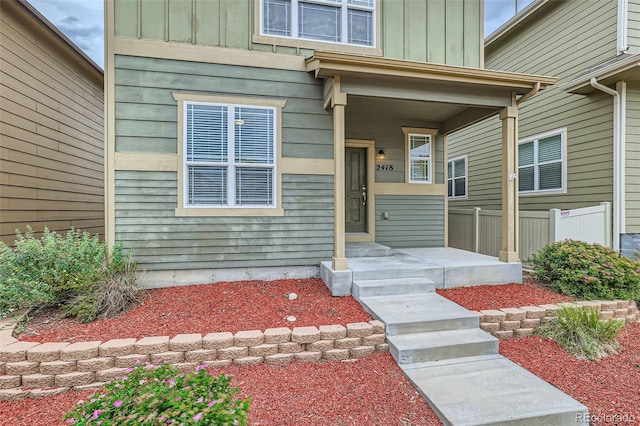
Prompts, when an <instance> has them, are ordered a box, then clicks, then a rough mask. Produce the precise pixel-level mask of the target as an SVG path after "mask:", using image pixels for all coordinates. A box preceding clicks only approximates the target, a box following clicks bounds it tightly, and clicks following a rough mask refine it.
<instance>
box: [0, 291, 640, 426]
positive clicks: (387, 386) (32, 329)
mask: <svg viewBox="0 0 640 426" xmlns="http://www.w3.org/2000/svg"><path fill="white" fill-rule="evenodd" d="M291 292H295V293H297V294H298V296H299V298H298V299H296V300H289V298H288V297H286V296H287V295H288V294H289V293H291ZM440 294H442V295H444V296H445V297H449V298H450V299H452V300H454V301H456V302H458V303H461V304H462V305H463V306H465V307H467V308H469V309H474V310H482V309H496V308H505V307H518V306H526V305H532V304H534V305H535V304H545V303H555V302H558V301H561V300H570V299H569V298H565V297H562V296H558V295H557V294H555V293H552V292H550V291H548V290H546V289H544V288H541V287H539V286H536V285H535V284H532V283H527V284H525V285H519V284H511V285H505V286H479V287H468V288H464V289H454V290H445V291H442V292H440ZM505 295H506V296H505ZM288 315H294V316H296V317H297V318H298V320H297V321H296V322H294V323H287V322H286V321H285V320H284V318H285V317H286V316H288ZM368 319H370V317H369V315H368V314H366V313H365V312H364V311H363V310H362V309H361V308H360V306H359V305H358V303H357V302H355V300H353V299H352V298H351V297H345V298H332V297H331V296H330V294H329V292H328V290H327V289H326V287H325V286H324V284H323V283H322V282H321V281H320V280H317V279H315V280H281V281H274V282H268V283H267V282H262V281H250V282H241V283H219V284H211V285H204V286H189V287H174V288H168V289H160V290H153V291H150V292H149V294H148V295H147V297H146V298H145V302H144V304H143V305H141V306H138V307H136V308H134V309H132V310H131V311H129V312H127V313H125V314H123V315H121V316H120V317H118V318H116V319H111V320H103V321H98V322H96V323H93V324H79V323H77V322H76V321H75V320H73V319H65V320H59V319H53V318H52V315H51V313H49V314H48V315H46V314H43V315H40V316H36V317H35V318H33V319H32V322H31V324H30V325H29V326H28V327H27V332H28V333H30V335H29V336H22V337H21V338H22V339H23V340H31V341H80V340H93V339H98V340H103V341H105V340H108V339H111V338H121V337H143V336H150V335H169V336H173V335H175V334H179V333H198V332H199V333H209V332H215V331H231V332H235V331H239V330H253V329H261V330H264V329H266V328H272V327H280V326H289V327H294V326H305V325H316V326H317V325H323V324H346V323H349V322H358V321H366V320H368ZM47 321H49V322H48V323H47ZM35 333H39V334H37V335H36V334H35ZM618 340H619V342H620V344H621V346H622V350H621V353H620V354H619V355H615V356H611V357H608V358H606V359H603V360H601V361H600V362H597V363H588V362H587V361H579V360H577V359H575V358H573V357H572V356H571V355H569V354H568V353H567V352H566V351H564V350H563V349H562V348H560V347H559V346H558V345H557V344H556V343H555V342H553V341H549V340H546V339H542V338H539V337H527V338H522V339H511V340H506V341H501V344H500V351H501V353H502V354H503V355H505V356H508V357H509V358H511V359H513V360H514V361H516V362H518V363H519V364H521V365H522V366H523V367H525V368H527V369H528V370H530V371H532V372H533V373H534V374H537V375H539V376H540V377H542V378H543V379H545V380H547V381H549V382H550V383H552V384H553V385H555V386H557V387H558V388H560V389H561V390H563V391H565V392H567V393H568V394H569V395H572V396H573V397H575V398H576V399H578V400H579V401H581V402H582V403H584V404H585V405H587V406H588V407H589V409H590V412H591V413H592V415H594V416H595V417H593V418H592V419H591V420H592V422H593V424H595V425H597V426H600V425H602V426H604V425H605V424H606V425H611V424H633V423H634V422H637V421H639V419H640V408H639V407H640V386H638V383H640V323H639V324H633V325H630V326H628V327H626V328H625V331H623V333H622V334H621V336H620V338H619V339H618ZM220 371H222V370H212V372H213V373H214V374H218V373H219V372H220ZM224 372H225V373H227V374H231V375H232V376H233V377H234V379H233V384H234V385H235V386H239V387H240V388H241V392H242V394H243V395H245V396H251V397H252V404H251V409H250V424H255V425H321V424H335V425H363V424H375V425H437V424H440V422H439V421H438V420H437V418H436V416H435V414H434V413H433V411H432V410H431V409H430V408H429V407H428V405H427V404H426V403H425V401H424V400H423V399H422V398H421V397H419V395H418V394H417V392H416V390H415V389H414V388H413V386H411V384H410V383H409V382H408V380H407V379H406V378H405V377H404V375H403V374H402V372H401V370H400V369H399V367H398V366H397V365H396V364H395V362H394V361H393V359H392V358H391V356H390V355H389V354H374V355H372V356H369V357H366V358H363V359H359V360H350V361H349V362H339V361H333V362H321V363H302V362H293V363H291V364H289V365H287V366H272V365H266V364H263V365H257V366H251V367H237V366H230V367H228V368H225V369H224ZM88 394H89V392H73V391H70V392H66V393H63V394H61V395H57V396H54V397H48V398H46V399H44V400H24V401H16V402H10V403H9V402H0V425H16V426H20V425H25V426H27V425H28V426H32V425H41V424H43V425H44V424H51V425H53V424H61V422H60V421H59V419H60V418H61V417H62V415H63V413H64V412H65V411H67V410H69V409H70V408H71V407H72V405H73V403H74V402H75V401H77V400H79V399H84V398H86V396H87V395H88ZM616 415H617V416H619V417H615V416H616ZM625 420H630V421H626V423H625Z"/></svg>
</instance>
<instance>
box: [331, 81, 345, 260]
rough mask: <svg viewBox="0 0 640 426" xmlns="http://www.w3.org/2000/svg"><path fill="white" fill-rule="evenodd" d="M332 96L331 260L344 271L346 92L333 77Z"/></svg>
mask: <svg viewBox="0 0 640 426" xmlns="http://www.w3.org/2000/svg"><path fill="white" fill-rule="evenodd" d="M333 90H334V91H333V96H332V99H331V107H332V108H333V158H334V167H335V170H334V178H333V193H334V206H335V207H334V212H333V222H334V223H333V241H334V243H333V245H334V249H333V262H332V268H333V270H334V271H346V270H347V269H348V265H347V257H346V254H345V235H344V233H345V224H344V220H345V216H344V214H345V212H344V209H345V200H344V197H345V189H344V185H345V176H344V165H345V164H344V161H345V158H344V109H345V106H346V105H347V95H346V93H340V79H339V77H336V78H334V83H333Z"/></svg>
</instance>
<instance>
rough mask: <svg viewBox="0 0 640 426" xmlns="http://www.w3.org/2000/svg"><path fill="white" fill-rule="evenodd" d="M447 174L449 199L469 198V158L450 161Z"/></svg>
mask: <svg viewBox="0 0 640 426" xmlns="http://www.w3.org/2000/svg"><path fill="white" fill-rule="evenodd" d="M447 172H448V174H447V176H448V177H447V191H448V196H449V198H467V157H466V156H465V157H461V158H455V159H453V160H449V161H448V162H447Z"/></svg>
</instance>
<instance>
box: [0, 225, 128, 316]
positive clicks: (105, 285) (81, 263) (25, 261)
mask: <svg viewBox="0 0 640 426" xmlns="http://www.w3.org/2000/svg"><path fill="white" fill-rule="evenodd" d="M107 254H108V250H107V247H106V244H105V243H103V242H101V241H100V239H99V238H98V236H97V235H95V236H91V235H90V234H89V233H87V232H83V233H81V232H79V231H77V230H75V229H71V230H70V231H68V232H67V234H66V236H65V237H62V235H60V234H58V233H56V232H51V231H49V230H48V229H46V228H45V230H44V232H43V234H42V237H41V238H39V239H38V238H36V237H35V236H34V235H33V232H32V230H31V228H28V231H27V232H26V233H25V234H21V233H17V238H16V243H15V247H14V248H11V247H9V246H7V245H6V244H4V243H2V242H0V316H4V315H6V314H7V313H8V312H10V311H12V310H14V309H21V308H30V307H36V306H42V305H47V304H59V305H60V307H61V308H62V309H63V310H64V312H65V313H66V314H67V315H69V316H77V317H78V318H79V319H80V320H81V321H84V322H88V321H93V320H94V319H95V318H96V317H97V316H100V315H104V314H105V313H107V312H108V313H109V314H112V313H114V311H117V310H118V309H120V310H122V309H121V305H122V303H120V304H118V305H117V306H118V307H119V308H118V309H113V307H112V306H111V305H109V303H108V301H109V300H110V299H109V298H108V297H105V294H111V293H114V292H118V291H121V290H122V289H123V288H126V289H127V291H126V292H124V293H125V295H126V298H127V301H128V302H130V301H131V297H130V294H131V293H137V289H138V284H137V279H136V275H135V271H136V268H137V265H136V264H135V262H133V259H132V256H131V253H130V252H127V253H125V252H124V251H123V248H122V245H121V244H117V245H116V246H115V247H114V248H113V250H112V253H111V254H110V256H108V255H107ZM105 299H106V300H107V301H106V302H105Z"/></svg>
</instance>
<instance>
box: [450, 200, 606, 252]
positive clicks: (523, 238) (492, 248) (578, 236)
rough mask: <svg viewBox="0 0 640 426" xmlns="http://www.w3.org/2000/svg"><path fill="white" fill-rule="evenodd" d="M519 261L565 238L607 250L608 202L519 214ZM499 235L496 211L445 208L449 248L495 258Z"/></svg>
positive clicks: (499, 223) (500, 231) (498, 220)
mask: <svg viewBox="0 0 640 426" xmlns="http://www.w3.org/2000/svg"><path fill="white" fill-rule="evenodd" d="M519 229H520V232H519V234H520V236H519V237H520V238H519V248H518V249H519V253H520V259H523V260H524V259H527V258H528V257H529V256H531V254H532V253H534V252H535V251H536V250H538V249H539V248H541V247H544V246H545V245H547V244H550V243H552V242H555V241H562V240H566V239H572V240H581V241H586V242H589V243H598V244H602V245H603V246H607V247H611V203H600V205H598V206H592V207H585V208H581V209H574V210H560V209H551V210H549V211H540V212H535V211H520V221H519ZM501 233H502V212H501V211H500V210H482V209H481V208H480V207H474V208H472V209H449V247H455V248H460V249H463V250H468V251H473V252H476V253H482V254H487V255H489V256H498V252H499V250H500V242H501V241H500V239H501Z"/></svg>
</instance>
